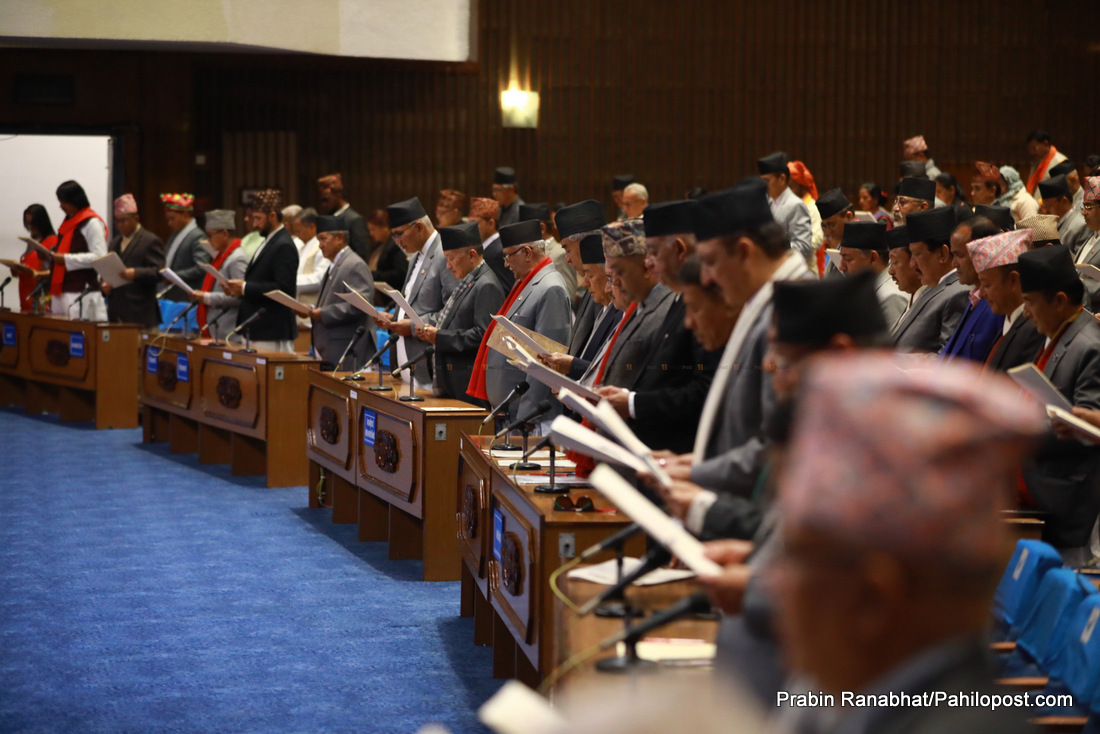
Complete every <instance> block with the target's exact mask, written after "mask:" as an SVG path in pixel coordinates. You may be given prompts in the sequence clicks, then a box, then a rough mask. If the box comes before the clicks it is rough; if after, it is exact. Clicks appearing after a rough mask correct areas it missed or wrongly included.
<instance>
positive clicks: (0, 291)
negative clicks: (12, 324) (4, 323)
mask: <svg viewBox="0 0 1100 734" xmlns="http://www.w3.org/2000/svg"><path fill="white" fill-rule="evenodd" d="M10 282H11V276H10V275H9V276H8V277H6V278H4V282H3V283H0V311H7V310H8V309H6V308H4V289H5V288H7V287H8V283H10Z"/></svg>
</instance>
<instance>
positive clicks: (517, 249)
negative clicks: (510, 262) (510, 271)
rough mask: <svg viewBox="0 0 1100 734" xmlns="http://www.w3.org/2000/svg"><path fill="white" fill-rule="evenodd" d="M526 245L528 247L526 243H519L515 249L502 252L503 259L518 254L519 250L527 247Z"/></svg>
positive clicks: (521, 250)
mask: <svg viewBox="0 0 1100 734" xmlns="http://www.w3.org/2000/svg"><path fill="white" fill-rule="evenodd" d="M527 247H528V245H520V246H519V247H517V248H516V249H514V250H512V251H511V252H505V253H504V259H505V260H507V259H508V258H510V257H513V256H515V255H518V254H519V253H521V252H523V251H524V250H526V249H527Z"/></svg>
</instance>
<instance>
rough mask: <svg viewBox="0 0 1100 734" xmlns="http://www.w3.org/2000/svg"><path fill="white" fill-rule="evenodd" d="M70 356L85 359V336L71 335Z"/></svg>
mask: <svg viewBox="0 0 1100 734" xmlns="http://www.w3.org/2000/svg"><path fill="white" fill-rule="evenodd" d="M69 356H70V357H76V358H80V359H83V357H84V335H83V334H77V333H75V332H74V333H72V334H69Z"/></svg>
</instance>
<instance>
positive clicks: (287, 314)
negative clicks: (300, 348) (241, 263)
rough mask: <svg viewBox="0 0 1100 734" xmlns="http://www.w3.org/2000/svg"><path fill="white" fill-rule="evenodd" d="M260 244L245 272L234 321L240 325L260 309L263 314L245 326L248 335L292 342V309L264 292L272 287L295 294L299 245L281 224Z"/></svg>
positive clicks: (294, 325) (295, 329)
mask: <svg viewBox="0 0 1100 734" xmlns="http://www.w3.org/2000/svg"><path fill="white" fill-rule="evenodd" d="M261 247H262V249H260V250H258V251H257V252H256V254H255V256H254V257H253V258H252V261H251V262H250V263H248V267H247V268H246V269H245V271H244V295H243V296H242V297H241V305H240V308H239V310H238V311H237V324H238V325H240V324H243V323H244V322H245V321H246V320H247V319H248V318H249V317H251V316H252V314H254V313H256V312H257V311H259V310H260V309H261V308H263V309H265V311H264V315H263V316H261V317H260V319H259V320H258V321H255V322H253V324H252V325H251V326H249V327H248V336H249V338H251V339H254V340H255V341H281V340H291V341H293V340H294V338H295V337H296V336H298V324H297V323H296V322H295V321H294V312H293V311H291V310H290V309H289V308H287V307H286V306H283V305H282V304H279V303H276V302H275V301H272V300H271V299H270V298H268V297H267V296H265V295H264V294H265V293H267V292H268V291H274V290H280V291H282V292H283V293H286V294H287V295H289V296H294V295H295V294H296V293H297V290H298V248H297V247H295V246H294V240H293V239H291V237H290V233H289V232H287V231H286V229H285V228H282V227H280V228H279V230H278V231H276V232H275V233H274V234H273V235H271V239H270V240H268V242H267V244H266V245H262V246H261Z"/></svg>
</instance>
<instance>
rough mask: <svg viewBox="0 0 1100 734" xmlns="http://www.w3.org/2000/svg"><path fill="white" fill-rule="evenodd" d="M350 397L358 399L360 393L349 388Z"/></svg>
mask: <svg viewBox="0 0 1100 734" xmlns="http://www.w3.org/2000/svg"><path fill="white" fill-rule="evenodd" d="M348 397H349V398H351V399H352V400H358V399H359V393H357V392H355V391H354V390H349V391H348Z"/></svg>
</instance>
